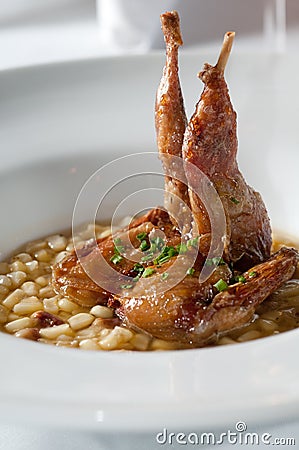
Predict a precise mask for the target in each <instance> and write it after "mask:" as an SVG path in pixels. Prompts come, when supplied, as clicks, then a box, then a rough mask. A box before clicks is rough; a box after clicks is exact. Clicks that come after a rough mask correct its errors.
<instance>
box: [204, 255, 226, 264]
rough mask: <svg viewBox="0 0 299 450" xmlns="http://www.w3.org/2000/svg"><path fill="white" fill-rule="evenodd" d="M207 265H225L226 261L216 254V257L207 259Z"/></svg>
mask: <svg viewBox="0 0 299 450" xmlns="http://www.w3.org/2000/svg"><path fill="white" fill-rule="evenodd" d="M206 265H207V266H223V265H225V261H224V259H222V258H221V257H219V256H216V257H215V258H208V259H206Z"/></svg>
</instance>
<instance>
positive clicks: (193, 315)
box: [53, 13, 298, 347]
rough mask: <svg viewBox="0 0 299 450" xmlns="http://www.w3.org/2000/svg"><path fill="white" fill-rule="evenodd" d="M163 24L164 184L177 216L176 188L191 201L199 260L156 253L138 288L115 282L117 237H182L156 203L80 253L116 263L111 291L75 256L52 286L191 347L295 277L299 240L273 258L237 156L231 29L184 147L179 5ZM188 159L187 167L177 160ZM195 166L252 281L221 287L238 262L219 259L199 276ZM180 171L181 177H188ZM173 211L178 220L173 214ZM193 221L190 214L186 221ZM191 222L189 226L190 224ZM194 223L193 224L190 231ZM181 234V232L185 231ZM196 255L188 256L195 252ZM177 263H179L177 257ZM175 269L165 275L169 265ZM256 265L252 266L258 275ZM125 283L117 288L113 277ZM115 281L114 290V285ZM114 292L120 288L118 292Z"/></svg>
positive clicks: (160, 125)
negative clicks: (228, 78) (174, 161)
mask: <svg viewBox="0 0 299 450" xmlns="http://www.w3.org/2000/svg"><path fill="white" fill-rule="evenodd" d="M161 19H162V27H163V32H164V35H165V41H166V46H167V61H166V67H165V70H164V74H163V77H162V80H161V84H160V87H159V90H158V95H157V104H156V127H157V142H158V147H159V154H160V157H161V159H162V162H163V164H164V170H165V174H166V177H165V187H166V191H167V195H166V197H165V205H166V207H167V209H168V211H169V213H170V216H171V215H173V216H174V217H176V216H177V215H178V214H179V216H182V210H181V204H180V202H179V203H177V202H176V201H173V199H174V197H173V198H172V196H174V195H177V196H178V197H179V198H180V199H182V201H183V202H184V203H186V205H188V204H189V200H188V199H189V197H190V205H191V209H192V213H193V216H194V220H195V223H196V225H197V227H198V232H199V233H201V234H202V237H201V240H200V241H199V254H198V255H197V259H196V261H195V263H194V264H192V265H193V268H194V269H195V272H194V273H193V274H192V275H186V272H187V270H188V269H190V267H191V266H190V261H191V259H192V258H191V257H192V252H193V253H194V252H195V250H191V252H188V253H187V254H180V255H178V256H174V257H172V258H171V259H170V261H168V262H166V263H165V264H162V265H161V266H159V265H157V264H156V265H155V264H154V262H153V261H152V260H149V261H147V262H145V263H143V265H144V266H145V267H148V268H152V269H153V271H154V272H153V275H152V276H150V277H149V278H145V277H141V278H139V279H138V280H137V281H136V282H134V283H133V287H130V288H122V287H121V286H120V283H119V282H118V278H117V277H118V276H119V277H120V275H121V274H125V275H128V276H130V277H132V279H133V277H135V276H136V273H134V264H135V262H134V261H132V260H130V258H129V256H130V255H129V254H128V255H127V256H128V259H125V258H124V259H123V260H121V261H120V262H119V264H117V265H112V263H111V261H110V258H111V256H112V255H113V254H114V242H113V238H114V239H115V238H120V239H123V238H124V237H125V235H126V234H127V233H128V234H129V237H130V240H131V242H132V244H133V246H134V247H135V248H137V247H138V245H139V241H138V239H136V236H137V234H138V233H140V232H142V231H144V232H146V233H149V232H151V231H152V230H162V231H163V232H164V233H165V243H166V244H167V245H171V246H176V245H177V244H179V243H180V240H181V239H182V235H181V234H180V233H179V232H178V231H177V229H176V221H175V220H173V218H171V217H169V216H168V214H167V213H166V212H163V211H161V210H160V209H155V210H153V211H150V212H149V213H148V214H146V215H145V216H143V217H141V218H139V219H137V220H135V221H133V223H132V224H131V226H130V227H129V228H126V229H124V230H122V231H121V232H119V233H118V234H116V235H115V236H114V237H113V238H112V237H108V238H107V239H105V240H103V241H98V243H97V248H96V251H95V249H90V248H88V247H87V248H85V249H83V250H82V252H83V254H81V257H82V258H83V260H84V259H85V261H87V263H88V265H89V266H90V267H91V268H92V266H93V264H94V265H95V266H97V264H96V262H97V258H98V253H97V252H98V251H100V253H101V255H102V256H103V257H104V259H105V261H106V262H107V263H108V264H109V266H110V267H113V269H114V272H115V274H114V278H113V279H111V280H107V281H108V282H109V281H110V283H111V290H110V289H109V283H108V289H106V290H104V289H103V288H101V286H99V285H98V284H97V283H95V282H93V281H92V280H91V279H90V278H89V277H88V275H87V274H86V273H85V271H84V269H83V268H82V266H81V264H80V261H79V260H78V257H77V255H76V254H75V253H74V254H73V255H71V256H70V257H68V258H66V259H65V260H63V261H62V262H61V263H59V264H58V265H56V266H55V267H54V270H53V280H54V281H53V282H54V286H55V289H56V290H57V291H58V292H61V293H62V294H63V295H68V296H70V297H72V298H73V299H74V301H76V302H77V303H79V304H81V305H84V306H93V305H94V304H97V303H104V304H106V303H107V302H108V304H109V305H110V306H113V307H116V308H117V309H116V312H117V314H118V316H119V317H120V318H121V320H123V321H124V323H125V324H126V325H128V326H129V327H132V328H135V329H140V330H143V331H145V332H147V333H149V334H151V335H152V336H154V337H157V338H161V339H165V340H171V341H177V342H180V343H185V344H186V345H189V346H194V347H197V346H202V345H205V344H206V343H207V342H209V341H210V340H211V339H213V338H214V337H215V335H217V334H221V333H225V332H227V331H230V330H231V329H234V328H236V327H240V326H242V325H243V324H244V323H246V322H248V321H249V320H250V319H251V318H252V316H253V314H254V311H255V309H256V307H257V306H258V305H259V304H260V303H261V302H263V300H264V299H265V298H266V297H268V296H269V295H270V294H271V293H272V292H274V291H275V290H276V289H277V288H278V287H279V286H280V285H281V284H282V283H284V282H285V281H286V280H288V279H289V278H291V277H292V275H293V273H294V271H295V268H296V265H297V262H298V253H297V252H296V251H295V250H293V249H288V248H282V249H281V250H280V251H279V252H277V253H276V254H275V255H273V256H272V257H271V258H270V259H268V260H267V261H264V260H265V259H267V258H269V256H270V247H271V229H270V224H269V219H268V215H267V212H266V209H265V206H264V204H263V201H262V199H261V197H260V196H259V194H258V193H256V192H255V191H254V190H253V189H252V188H250V187H249V186H248V185H247V184H246V182H245V180H244V178H243V176H242V174H241V173H240V171H239V169H238V165H237V161H236V153H237V137H236V113H235V112H234V110H233V108H232V105H231V102H230V98H229V94H228V89H227V86H226V83H225V80H224V77H223V72H224V67H225V64H226V61H227V58H228V55H229V51H230V47H231V44H232V36H233V35H232V33H229V34H228V35H227V38H228V40H226V41H225V42H224V46H223V49H222V52H221V54H220V57H219V60H218V63H217V64H216V66H215V67H212V66H210V65H208V64H206V65H205V67H204V70H203V72H201V74H200V77H201V79H202V80H203V82H204V83H205V88H204V91H203V94H202V96H201V99H200V101H199V103H198V105H197V108H196V111H195V113H194V115H193V116H192V118H191V120H190V122H189V124H188V127H187V129H186V131H185V137H184V143H183V153H182V142H183V134H184V130H185V126H186V118H185V112H184V107H183V101H182V94H181V88H180V83H179V78H178V64H177V58H178V47H179V45H181V43H182V42H181V35H180V30H179V21H178V15H177V13H166V14H164V15H162V18H161ZM165 155H170V156H175V157H178V158H180V157H181V156H183V158H184V160H185V161H186V162H191V163H192V164H193V166H192V164H190V165H189V164H186V166H185V170H186V174H185V175H186V179H187V180H188V196H187V190H186V186H185V184H184V183H183V182H182V181H180V182H179V183H178V182H177V181H176V180H174V178H175V176H176V175H177V174H176V170H177V166H176V165H169V160H167V159H166V158H164V156H165ZM180 167H181V166H180ZM192 167H196V168H198V169H200V170H201V171H202V172H204V173H205V174H206V175H207V176H208V177H209V179H210V180H211V181H212V183H213V185H214V186H215V188H216V190H217V192H218V194H219V196H220V198H221V201H222V204H223V206H224V209H225V214H226V220H227V236H226V246H225V251H224V257H225V259H226V261H227V263H231V262H233V263H234V268H235V267H237V268H238V269H240V270H247V269H248V268H249V267H252V266H253V265H254V264H258V263H259V264H258V265H256V266H255V267H253V268H251V269H250V270H249V271H248V272H245V274H244V278H245V283H237V284H234V285H232V286H229V287H228V289H227V290H225V291H223V292H220V293H218V294H217V290H216V288H215V287H214V284H215V283H216V282H217V281H219V280H221V279H222V280H223V281H226V282H227V283H229V280H230V279H231V275H232V274H231V270H230V268H229V266H228V264H226V263H224V264H221V265H219V266H218V267H217V268H216V269H215V271H214V272H213V273H212V275H211V276H210V278H209V279H208V280H206V281H205V282H204V283H199V281H198V277H199V274H200V271H201V268H202V266H203V264H204V261H205V258H206V255H207V253H208V249H209V240H210V232H211V231H212V230H211V229H210V221H209V217H208V215H207V212H206V209H205V207H204V205H203V204H202V203H201V201H200V199H198V198H197V197H196V196H195V194H194V193H193V190H196V185H197V183H198V179H197V176H196V171H194V170H193V169H192ZM181 175H182V174H181V173H180V177H181ZM171 220H173V223H172V222H171ZM187 225H188V227H189V230H190V229H191V220H190V222H188V223H187ZM184 231H185V230H184ZM193 231H194V230H193ZM183 238H184V237H183ZM190 258H191V259H190ZM176 263H178V264H177V269H176V271H172V270H171V269H172V266H173V264H176ZM167 272H169V277H167V279H166V281H165V279H164V278H163V274H165V273H167ZM252 274H254V275H252ZM116 285H117V286H119V288H118V289H117V292H116V293H115V286H116ZM112 288H113V289H112ZM111 292H114V294H111Z"/></svg>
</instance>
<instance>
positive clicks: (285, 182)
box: [0, 54, 299, 432]
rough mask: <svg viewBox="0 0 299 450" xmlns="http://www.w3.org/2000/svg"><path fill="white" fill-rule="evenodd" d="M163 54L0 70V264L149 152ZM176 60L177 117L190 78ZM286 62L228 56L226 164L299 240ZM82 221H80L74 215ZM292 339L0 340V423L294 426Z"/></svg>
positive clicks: (189, 99) (192, 95) (189, 100)
mask: <svg viewBox="0 0 299 450" xmlns="http://www.w3.org/2000/svg"><path fill="white" fill-rule="evenodd" d="M163 60H164V57H163V56H162V55H158V54H153V55H149V56H144V57H143V56H140V57H129V58H118V59H101V60H95V61H89V62H80V63H79V62H78V63H76V62H75V63H67V64H61V65H52V66H44V67H36V68H28V69H22V70H17V71H7V72H3V73H1V74H0V86H1V106H0V142H1V167H0V199H1V205H2V213H1V247H0V251H1V253H2V257H4V256H5V255H7V254H8V253H9V252H10V251H12V250H13V249H14V248H16V247H17V246H19V245H21V244H22V243H24V242H26V241H28V240H30V239H33V238H35V237H40V236H42V235H46V234H47V233H51V232H55V231H58V230H61V229H67V228H70V226H71V217H72V211H73V207H74V203H75V200H76V197H77V195H78V193H79V191H80V188H81V187H82V185H83V183H84V181H85V180H86V179H87V178H88V176H90V175H91V174H92V173H93V172H94V171H95V170H96V169H97V168H99V167H101V166H102V165H103V163H105V162H107V161H109V160H111V159H113V158H114V157H115V156H121V155H125V154H127V153H132V152H143V151H153V150H155V135H154V126H153V107H154V94H155V89H156V86H157V83H158V81H159V78H160V75H161V69H162V65H163ZM206 60H208V61H210V62H213V61H215V55H212V56H211V55H206V56H202V55H198V54H184V55H182V57H181V78H182V84H183V90H184V94H185V99H186V105H187V109H188V112H189V114H190V112H191V111H192V109H193V105H194V103H195V102H196V100H197V97H198V94H199V92H200V90H201V84H200V82H199V81H198V80H197V79H196V73H197V71H198V70H199V69H200V67H201V65H202V63H203V62H204V61H206ZM298 68H299V67H298V64H297V66H296V62H295V61H294V58H293V57H291V56H289V57H288V56H287V55H285V56H269V57H264V56H263V58H261V57H257V56H246V55H243V56H238V57H234V56H233V57H232V60H231V61H230V64H229V70H228V80H229V85H230V90H231V94H232V98H233V103H234V104H235V108H236V110H237V111H238V120H239V141H240V150H239V161H240V165H241V168H242V170H243V172H244V174H245V175H246V178H247V180H248V181H249V182H250V183H251V184H252V185H254V187H255V188H256V189H258V190H259V191H261V192H262V194H263V197H264V199H265V201H266V203H267V205H268V209H269V213H270V216H271V218H272V221H273V225H274V227H276V228H279V229H283V230H285V231H286V232H287V233H289V234H292V235H297V236H299V229H298V223H299V209H298V208H296V207H295V206H296V205H297V204H298V201H297V195H298V187H299V181H298V176H297V171H298V165H299V156H298V133H297V127H298V125H297V118H298V104H299V102H298V100H299V98H298V97H299V95H298V90H296V89H295V86H296V85H297V73H298ZM82 219H83V218H82ZM298 345H299V330H295V331H292V332H288V333H284V334H281V335H279V336H275V337H270V338H266V339H261V340H258V341H255V342H249V343H244V344H240V345H235V346H225V347H218V348H208V349H196V350H188V351H169V352H159V353H137V352H136V353H129V352H128V353H125V352H124V353H122V352H111V353H104V352H83V351H78V350H75V349H63V348H55V347H49V346H46V345H41V344H37V343H33V342H28V341H25V340H18V339H15V338H14V337H11V336H8V335H5V334H1V336H0V360H1V362H2V363H1V371H0V398H1V403H0V418H1V421H10V422H14V423H16V422H18V423H24V422H30V423H35V424H38V423H39V424H44V425H52V426H68V427H71V428H72V429H75V428H76V429H77V430H86V429H92V430H105V431H110V430H123V431H130V430H132V431H136V430H139V431H140V432H143V431H147V432H149V431H156V432H158V431H159V430H161V429H162V428H163V427H169V428H171V429H172V430H178V429H189V430H190V429H193V430H194V429H196V430H199V429H202V430H207V429H211V428H213V429H214V428H219V427H223V426H230V427H232V426H233V424H234V423H236V422H237V421H238V420H245V421H246V422H247V423H249V424H253V425H254V424H261V423H275V422H278V421H280V419H281V417H284V420H291V419H295V418H298V410H299V383H298V380H299V364H298V362H297V359H296V357H295V355H296V354H297V350H298Z"/></svg>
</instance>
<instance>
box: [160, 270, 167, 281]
mask: <svg viewBox="0 0 299 450" xmlns="http://www.w3.org/2000/svg"><path fill="white" fill-rule="evenodd" d="M168 277H169V273H168V272H164V273H162V275H161V279H162V280H166V279H167V278H168Z"/></svg>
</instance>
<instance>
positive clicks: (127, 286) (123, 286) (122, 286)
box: [120, 284, 133, 289]
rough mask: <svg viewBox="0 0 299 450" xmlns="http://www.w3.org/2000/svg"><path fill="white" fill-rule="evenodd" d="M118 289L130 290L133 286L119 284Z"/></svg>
mask: <svg viewBox="0 0 299 450" xmlns="http://www.w3.org/2000/svg"><path fill="white" fill-rule="evenodd" d="M120 287H121V288H122V289H132V287H133V284H121V285H120Z"/></svg>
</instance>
